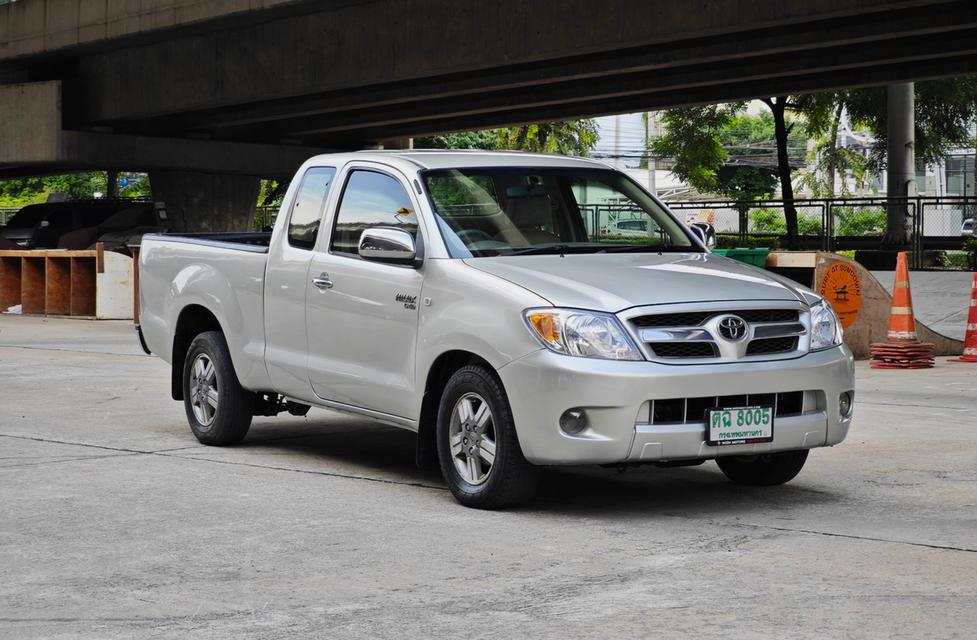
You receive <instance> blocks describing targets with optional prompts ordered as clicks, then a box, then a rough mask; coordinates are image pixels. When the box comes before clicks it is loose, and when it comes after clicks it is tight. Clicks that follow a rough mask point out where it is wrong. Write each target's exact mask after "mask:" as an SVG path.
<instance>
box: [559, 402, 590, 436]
mask: <svg viewBox="0 0 977 640" xmlns="http://www.w3.org/2000/svg"><path fill="white" fill-rule="evenodd" d="M588 426H590V421H589V420H588V419H587V412H586V411H584V410H583V409H567V410H566V411H564V412H563V415H562V416H560V429H561V430H562V431H563V433H565V434H567V435H571V436H575V435H577V434H579V433H581V432H582V431H583V430H584V429H586V428H587V427H588Z"/></svg>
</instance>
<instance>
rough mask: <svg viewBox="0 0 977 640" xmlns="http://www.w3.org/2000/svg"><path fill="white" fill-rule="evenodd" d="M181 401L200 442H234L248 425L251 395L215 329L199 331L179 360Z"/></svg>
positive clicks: (252, 402)
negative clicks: (181, 369) (181, 363)
mask: <svg viewBox="0 0 977 640" xmlns="http://www.w3.org/2000/svg"><path fill="white" fill-rule="evenodd" d="M183 404H184V407H185V408H186V412H187V422H189V423H190V430H191V431H193V435H194V436H196V438H197V440H199V441H200V442H201V444H209V445H214V446H226V445H229V444H237V443H238V442H240V441H241V440H243V439H244V436H245V435H247V433H248V429H249V428H250V427H251V417H252V415H253V411H254V394H253V393H251V392H250V391H248V390H246V389H244V388H243V387H242V386H241V383H240V382H238V379H237V374H235V373H234V365H233V363H232V362H231V353H230V351H229V350H228V348H227V341H226V340H224V334H222V333H220V332H219V331H207V332H205V333H201V334H200V335H198V336H197V337H196V338H194V339H193V342H191V343H190V348H189V349H188V350H187V357H186V359H185V360H184V362H183Z"/></svg>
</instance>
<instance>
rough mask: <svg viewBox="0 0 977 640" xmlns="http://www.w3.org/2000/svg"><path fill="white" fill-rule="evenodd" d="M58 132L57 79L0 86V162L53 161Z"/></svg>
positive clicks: (59, 100) (59, 117)
mask: <svg viewBox="0 0 977 640" xmlns="http://www.w3.org/2000/svg"><path fill="white" fill-rule="evenodd" d="M60 132H61V83H60V82H38V83H32V84H14V85H6V86H0V165H3V164H6V163H27V164H30V163H40V162H53V161H54V160H55V159H56V158H57V157H58V152H59V145H60V137H59V135H60Z"/></svg>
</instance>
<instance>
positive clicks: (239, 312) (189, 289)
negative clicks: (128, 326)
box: [139, 233, 271, 389]
mask: <svg viewBox="0 0 977 640" xmlns="http://www.w3.org/2000/svg"><path fill="white" fill-rule="evenodd" d="M270 238H271V234H270V233H192V234H147V235H145V236H143V238H142V242H141V248H140V252H139V273H140V278H139V288H140V299H141V309H140V326H141V328H142V332H143V337H144V338H145V340H146V344H147V345H148V347H149V348H150V350H152V352H153V353H155V354H157V355H159V356H160V357H162V358H163V359H164V360H167V361H169V359H170V357H171V355H172V353H171V352H172V341H173V336H174V335H175V334H176V328H177V325H178V322H179V318H180V313H181V311H182V310H183V308H184V307H186V306H188V305H196V306H199V307H203V308H206V309H209V310H210V312H211V313H213V314H214V316H215V317H216V319H217V321H218V322H219V323H220V325H221V327H223V328H224V331H225V337H226V339H227V343H228V347H229V348H230V352H231V354H232V356H231V357H232V359H233V360H234V367H235V370H236V371H237V373H238V376H239V378H240V379H241V382H242V384H245V385H248V386H250V387H251V388H255V389H262V388H267V386H268V382H267V378H266V373H265V371H266V370H265V366H264V359H263V358H264V337H265V329H264V302H263V299H264V298H263V296H264V281H265V265H266V263H267V261H268V244H269V240H270ZM174 300H178V301H179V304H174V303H173V301H174Z"/></svg>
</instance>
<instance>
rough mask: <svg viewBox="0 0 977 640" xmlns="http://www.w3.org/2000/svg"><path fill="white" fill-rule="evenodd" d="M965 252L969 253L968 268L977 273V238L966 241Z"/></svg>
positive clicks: (964, 244)
mask: <svg viewBox="0 0 977 640" xmlns="http://www.w3.org/2000/svg"><path fill="white" fill-rule="evenodd" d="M963 250H964V251H966V252H967V268H968V269H970V270H971V271H977V238H967V239H966V240H964V243H963Z"/></svg>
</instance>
